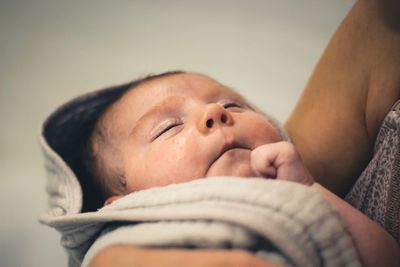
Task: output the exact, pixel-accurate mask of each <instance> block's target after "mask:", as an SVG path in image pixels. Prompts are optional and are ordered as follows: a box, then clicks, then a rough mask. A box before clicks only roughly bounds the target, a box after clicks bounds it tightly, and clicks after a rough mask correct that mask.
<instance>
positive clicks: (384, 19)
mask: <svg viewBox="0 0 400 267" xmlns="http://www.w3.org/2000/svg"><path fill="white" fill-rule="evenodd" d="M398 5H399V4H398V3H397V0H384V1H381V0H359V1H358V2H356V4H355V5H354V6H353V8H352V9H351V11H350V12H349V14H348V15H347V17H346V18H345V19H344V21H343V22H342V24H341V25H340V26H339V28H338V29H337V31H336V33H335V34H334V36H333V38H332V39H331V41H330V42H329V44H328V46H327V48H326V50H325V51H324V53H323V55H322V57H321V58H320V60H319V62H318V64H317V66H316V68H315V70H314V72H313V74H312V76H311V78H310V80H309V82H308V84H307V85H306V87H305V89H304V92H303V94H302V96H301V98H300V100H299V102H298V103H297V106H296V107H295V109H294V111H293V112H292V114H291V116H290V117H289V119H288V121H287V122H286V125H285V127H286V129H287V131H288V133H289V136H290V137H291V139H292V141H293V143H294V144H295V146H296V148H297V150H298V151H299V153H300V154H301V156H302V158H303V161H304V163H305V164H306V166H307V168H308V169H309V170H310V172H311V174H312V176H313V177H314V178H315V179H316V180H317V181H318V182H319V183H321V184H322V185H324V186H325V187H327V188H328V189H329V190H331V191H333V192H335V193H336V194H338V195H342V196H343V195H344V194H345V193H346V192H347V191H348V190H349V188H350V186H351V185H352V184H353V183H354V181H355V179H356V178H357V177H358V176H359V174H360V173H361V171H362V170H363V169H364V168H365V166H366V164H367V163H368V162H369V160H370V159H371V156H372V152H373V146H374V142H375V138H376V135H377V132H378V130H379V127H380V124H381V122H382V120H383V119H384V117H385V115H386V113H387V112H388V111H389V110H390V108H391V106H392V105H393V104H394V102H395V101H396V100H397V99H399V98H400V31H399V27H397V26H396V25H397V24H399V20H400V9H395V8H396V6H398ZM389 11H390V12H389ZM389 16H390V18H389ZM396 23H397V24H396Z"/></svg>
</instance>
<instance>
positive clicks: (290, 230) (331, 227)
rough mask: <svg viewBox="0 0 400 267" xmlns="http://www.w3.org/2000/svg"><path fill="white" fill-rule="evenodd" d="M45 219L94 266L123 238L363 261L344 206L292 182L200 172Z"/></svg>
mask: <svg viewBox="0 0 400 267" xmlns="http://www.w3.org/2000/svg"><path fill="white" fill-rule="evenodd" d="M41 220H42V222H43V223H45V224H47V225H49V226H51V227H54V228H56V229H57V230H58V231H60V232H61V234H62V244H63V246H64V247H65V248H66V249H67V251H68V253H69V256H70V266H79V265H80V264H81V261H82V260H83V259H84V258H85V260H84V264H83V265H82V266H87V264H89V263H90V260H91V259H92V258H93V256H94V255H96V253H97V252H98V251H99V250H101V249H102V248H104V247H106V246H109V245H111V244H121V243H122V244H132V245H138V246H144V247H191V248H193V247H199V248H201V247H210V248H241V249H246V250H249V251H251V252H253V253H255V255H258V256H260V257H263V258H267V259H268V260H271V261H276V262H279V263H284V264H287V265H288V266H360V263H359V259H358V256H357V253H356V250H355V248H354V245H353V243H352V240H351V238H350V235H349V234H348V233H347V232H346V231H345V229H344V227H343V225H342V223H341V220H340V216H339V214H338V212H337V211H336V210H335V209H334V208H333V207H332V206H331V205H330V204H329V203H328V202H327V201H326V200H325V199H324V197H323V196H322V195H321V194H320V193H319V192H318V191H316V190H315V189H313V188H309V187H306V186H303V185H300V184H297V183H293V182H287V181H277V180H267V179H262V178H237V177H215V178H207V179H199V180H194V181H191V182H187V183H182V184H173V185H169V186H166V187H160V188H152V189H148V190H143V191H139V192H135V193H131V194H129V195H127V196H124V197H123V198H121V199H119V200H116V201H115V202H113V203H112V204H110V205H108V206H106V207H104V208H102V209H100V210H99V211H97V212H90V213H80V214H79V213H78V214H63V215H55V214H53V213H48V214H44V215H43V216H42V217H41ZM96 239H97V240H96ZM94 240H96V242H95V243H94V244H93V245H92V243H93V242H94ZM89 247H90V249H89ZM88 249H89V251H88V252H87V250H88ZM86 252H87V255H86V256H85V254H86Z"/></svg>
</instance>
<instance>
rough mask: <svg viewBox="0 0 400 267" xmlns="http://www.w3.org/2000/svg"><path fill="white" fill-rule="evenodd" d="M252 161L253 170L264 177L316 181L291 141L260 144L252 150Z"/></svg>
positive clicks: (294, 180) (302, 181)
mask: <svg viewBox="0 0 400 267" xmlns="http://www.w3.org/2000/svg"><path fill="white" fill-rule="evenodd" d="M250 161H251V167H252V168H253V171H254V172H255V173H256V174H257V175H260V176H262V177H265V178H276V179H280V180H288V181H293V182H298V183H302V184H306V185H311V184H313V183H314V179H313V177H312V176H311V174H310V173H309V171H308V170H307V169H306V167H305V166H304V164H303V162H302V161H301V158H300V155H299V153H297V151H296V149H295V147H294V146H293V144H291V143H289V142H285V141H282V142H277V143H271V144H265V145H262V146H259V147H257V148H256V149H254V150H253V151H252V152H251V159H250Z"/></svg>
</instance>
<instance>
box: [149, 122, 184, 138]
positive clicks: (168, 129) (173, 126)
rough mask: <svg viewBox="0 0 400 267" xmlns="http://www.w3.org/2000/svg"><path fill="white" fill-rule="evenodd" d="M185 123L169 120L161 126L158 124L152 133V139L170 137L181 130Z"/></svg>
mask: <svg viewBox="0 0 400 267" xmlns="http://www.w3.org/2000/svg"><path fill="white" fill-rule="evenodd" d="M181 126H183V122H182V120H180V119H167V120H165V121H163V122H161V123H160V124H158V125H157V126H156V127H155V128H154V129H153V131H151V137H152V138H151V139H152V140H155V139H157V138H159V137H160V136H162V135H166V134H168V135H170V134H174V133H176V132H178V131H179V130H181V128H182V127H181Z"/></svg>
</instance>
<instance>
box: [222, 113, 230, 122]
mask: <svg viewBox="0 0 400 267" xmlns="http://www.w3.org/2000/svg"><path fill="white" fill-rule="evenodd" d="M227 120H228V118H227V117H226V115H225V114H222V115H221V122H222V123H226V121H227Z"/></svg>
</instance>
